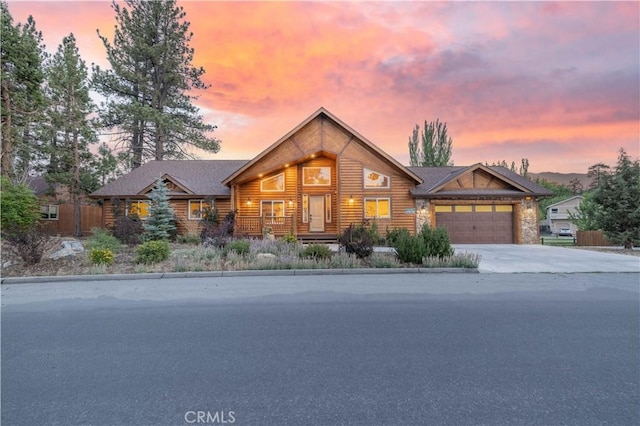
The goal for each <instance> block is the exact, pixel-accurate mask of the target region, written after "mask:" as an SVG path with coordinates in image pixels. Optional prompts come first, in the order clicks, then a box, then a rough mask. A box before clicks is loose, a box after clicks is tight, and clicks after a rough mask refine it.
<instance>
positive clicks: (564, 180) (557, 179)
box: [529, 172, 592, 189]
mask: <svg viewBox="0 0 640 426" xmlns="http://www.w3.org/2000/svg"><path fill="white" fill-rule="evenodd" d="M529 175H530V176H531V180H536V178H539V179H544V180H546V181H548V182H553V183H557V184H560V185H565V186H569V182H571V181H572V180H573V179H578V180H579V181H580V183H582V186H583V187H584V188H585V189H587V188H588V187H589V185H590V184H591V181H592V179H591V178H589V177H588V176H587V174H586V173H555V172H542V173H529Z"/></svg>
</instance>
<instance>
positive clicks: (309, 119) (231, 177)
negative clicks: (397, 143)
mask: <svg viewBox="0 0 640 426" xmlns="http://www.w3.org/2000/svg"><path fill="white" fill-rule="evenodd" d="M322 116H324V117H326V118H328V119H330V120H332V121H333V122H335V123H336V124H337V125H338V126H340V127H342V128H343V129H344V130H346V131H347V132H348V133H351V134H352V135H353V136H354V137H355V138H357V139H359V140H360V141H361V142H363V143H364V144H365V145H367V146H368V147H369V148H370V149H372V150H373V151H374V152H376V153H377V154H378V155H380V156H381V157H383V158H384V159H385V160H386V161H388V162H389V163H390V164H392V165H393V166H394V167H396V168H397V169H398V170H399V171H400V172H401V173H403V174H405V175H407V176H408V177H409V178H410V179H413V180H414V181H415V182H416V183H420V182H422V179H421V178H420V176H418V175H416V174H415V173H413V172H412V171H411V170H409V169H408V168H406V167H405V166H403V165H402V164H400V162H398V161H397V160H396V159H394V158H393V157H391V156H390V155H389V154H387V153H386V152H384V151H383V150H381V149H380V148H378V147H377V146H376V145H375V144H374V143H373V142H371V141H369V140H368V139H367V138H365V137H364V136H362V135H361V134H360V133H358V132H356V131H355V130H354V129H352V128H351V127H350V126H349V125H347V124H346V123H344V122H343V121H342V120H340V119H339V118H338V117H336V116H335V115H333V114H331V113H330V112H329V111H327V110H326V109H325V108H324V107H321V108H319V109H318V110H317V111H316V112H314V113H313V114H311V115H310V116H309V117H307V118H306V119H305V120H304V121H302V122H301V123H300V124H298V125H297V126H296V127H294V128H293V129H292V130H291V131H289V132H288V133H287V134H286V135H284V136H283V137H281V138H280V139H278V140H277V141H276V142H274V143H273V144H271V146H269V147H268V148H267V149H265V150H264V151H262V152H261V153H260V154H258V155H257V156H256V157H254V158H253V159H252V160H251V161H249V162H247V163H246V164H245V165H244V166H243V167H241V168H239V169H238V170H236V171H235V172H234V173H233V174H231V175H229V176H228V177H227V178H226V179H225V180H224V181H223V182H222V184H223V185H229V184H230V183H231V182H232V181H233V180H234V179H235V178H236V177H238V176H240V175H241V174H242V173H243V172H244V171H246V170H248V169H249V168H250V167H251V166H253V165H255V164H256V163H258V162H260V160H262V159H263V158H265V157H266V156H267V155H269V154H270V153H271V152H272V151H274V150H275V149H276V148H277V147H278V146H280V145H281V144H283V143H284V142H285V141H287V140H289V139H290V138H291V137H292V136H294V135H295V134H296V133H298V132H299V131H300V130H301V129H302V128H303V127H305V126H306V125H307V124H309V123H311V122H312V121H313V120H315V119H316V118H318V117H322Z"/></svg>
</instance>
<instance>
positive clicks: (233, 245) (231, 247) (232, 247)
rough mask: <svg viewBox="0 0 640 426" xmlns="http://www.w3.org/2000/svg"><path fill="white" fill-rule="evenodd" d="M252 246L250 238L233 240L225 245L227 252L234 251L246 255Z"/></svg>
mask: <svg viewBox="0 0 640 426" xmlns="http://www.w3.org/2000/svg"><path fill="white" fill-rule="evenodd" d="M250 247H251V243H250V242H249V240H233V241H230V242H229V243H227V246H226V247H225V248H226V250H227V252H229V251H233V252H236V253H237V254H239V255H241V256H244V255H246V254H247V253H249V248H250Z"/></svg>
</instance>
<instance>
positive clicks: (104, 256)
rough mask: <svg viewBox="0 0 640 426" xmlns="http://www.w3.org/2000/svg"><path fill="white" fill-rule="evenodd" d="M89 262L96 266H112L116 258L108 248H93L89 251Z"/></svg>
mask: <svg viewBox="0 0 640 426" xmlns="http://www.w3.org/2000/svg"><path fill="white" fill-rule="evenodd" d="M89 260H91V263H93V264H94V265H111V264H112V263H113V261H114V260H115V256H114V255H113V252H112V251H111V250H109V249H108V248H92V249H91V250H90V251H89Z"/></svg>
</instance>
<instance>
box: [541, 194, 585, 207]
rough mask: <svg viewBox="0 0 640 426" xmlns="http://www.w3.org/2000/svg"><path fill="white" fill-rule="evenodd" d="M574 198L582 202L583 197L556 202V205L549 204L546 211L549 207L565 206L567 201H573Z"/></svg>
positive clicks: (578, 196)
mask: <svg viewBox="0 0 640 426" xmlns="http://www.w3.org/2000/svg"><path fill="white" fill-rule="evenodd" d="M576 198H580V200H582V198H583V197H582V195H574V196H573V197H569V198H565V199H564V200H562V201H558V202H557V203H553V204H549V205H548V206H547V209H549V208H550V207H557V206H561V205H563V204H565V203H566V202H568V201H571V200H575V199H576Z"/></svg>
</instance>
